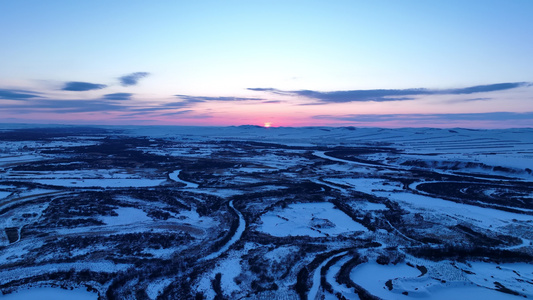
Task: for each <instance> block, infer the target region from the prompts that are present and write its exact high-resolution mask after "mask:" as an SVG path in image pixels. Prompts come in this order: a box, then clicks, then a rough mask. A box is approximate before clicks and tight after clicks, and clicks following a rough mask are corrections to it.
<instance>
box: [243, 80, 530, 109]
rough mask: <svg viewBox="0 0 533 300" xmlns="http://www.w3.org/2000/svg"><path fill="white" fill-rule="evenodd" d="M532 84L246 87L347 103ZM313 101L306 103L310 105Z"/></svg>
mask: <svg viewBox="0 0 533 300" xmlns="http://www.w3.org/2000/svg"><path fill="white" fill-rule="evenodd" d="M525 86H533V84H531V83H528V82H511V83H496V84H488V85H477V86H471V87H466V88H455V89H443V90H438V89H426V88H412V89H376V90H350V91H332V92H320V91H313V90H299V91H283V90H278V89H274V88H248V90H250V91H257V92H269V93H274V94H278V95H290V96H301V97H306V98H311V99H316V100H318V101H319V102H318V103H316V104H323V103H347V102H369V101H374V102H388V101H407V100H415V98H413V96H423V95H468V94H475V93H486V92H496V91H503V90H510V89H514V88H518V87H525ZM312 104H313V103H310V104H306V105H312Z"/></svg>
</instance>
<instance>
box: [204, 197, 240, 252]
mask: <svg viewBox="0 0 533 300" xmlns="http://www.w3.org/2000/svg"><path fill="white" fill-rule="evenodd" d="M229 207H230V208H231V209H233V211H235V212H236V213H237V215H238V216H239V227H237V230H236V231H235V234H234V235H233V236H232V237H231V239H230V240H229V242H227V243H226V244H225V245H224V246H223V247H222V248H220V250H218V251H217V252H214V253H211V254H209V255H208V256H206V257H204V258H203V259H202V260H210V259H213V258H216V257H219V256H220V255H221V254H222V253H224V252H226V251H227V250H228V249H229V247H231V245H233V244H235V243H236V242H237V241H238V240H239V239H240V238H241V236H242V233H243V232H244V229H246V221H245V220H244V217H243V215H242V214H241V212H240V211H238V210H237V209H235V207H234V206H233V200H232V201H230V202H229Z"/></svg>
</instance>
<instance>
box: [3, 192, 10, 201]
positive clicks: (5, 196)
mask: <svg viewBox="0 0 533 300" xmlns="http://www.w3.org/2000/svg"><path fill="white" fill-rule="evenodd" d="M9 195H11V192H4V191H0V200H2V199H5V198H7V197H8V196H9Z"/></svg>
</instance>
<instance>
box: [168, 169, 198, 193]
mask: <svg viewBox="0 0 533 300" xmlns="http://www.w3.org/2000/svg"><path fill="white" fill-rule="evenodd" d="M180 173H181V170H176V171H174V172H172V173H170V174H168V177H169V178H170V179H171V180H174V181H176V182H180V183H184V184H185V187H186V188H192V189H196V188H198V184H197V183H194V182H189V181H185V180H181V179H180V178H179V175H180Z"/></svg>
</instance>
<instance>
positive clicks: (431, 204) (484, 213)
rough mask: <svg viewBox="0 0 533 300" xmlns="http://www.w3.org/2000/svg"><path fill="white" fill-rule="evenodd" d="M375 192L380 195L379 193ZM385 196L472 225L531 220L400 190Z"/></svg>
mask: <svg viewBox="0 0 533 300" xmlns="http://www.w3.org/2000/svg"><path fill="white" fill-rule="evenodd" d="M375 194H377V195H380V193H375ZM381 196H385V195H381ZM387 197H388V198H389V199H390V200H393V201H397V202H401V203H407V204H408V206H407V207H404V208H408V207H409V206H415V207H417V208H418V209H423V210H427V211H431V212H434V213H435V214H437V215H450V216H454V217H458V218H461V219H468V221H469V222H472V221H474V223H473V224H474V225H476V226H480V227H483V228H491V227H493V226H504V225H507V224H509V223H511V222H513V220H520V221H533V216H532V215H525V214H517V213H512V212H507V211H501V210H497V209H492V208H484V207H479V206H474V205H469V204H461V203H456V202H452V201H447V200H443V199H439V198H433V197H429V196H424V195H417V194H411V193H405V192H402V193H392V194H390V195H389V194H387Z"/></svg>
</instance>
